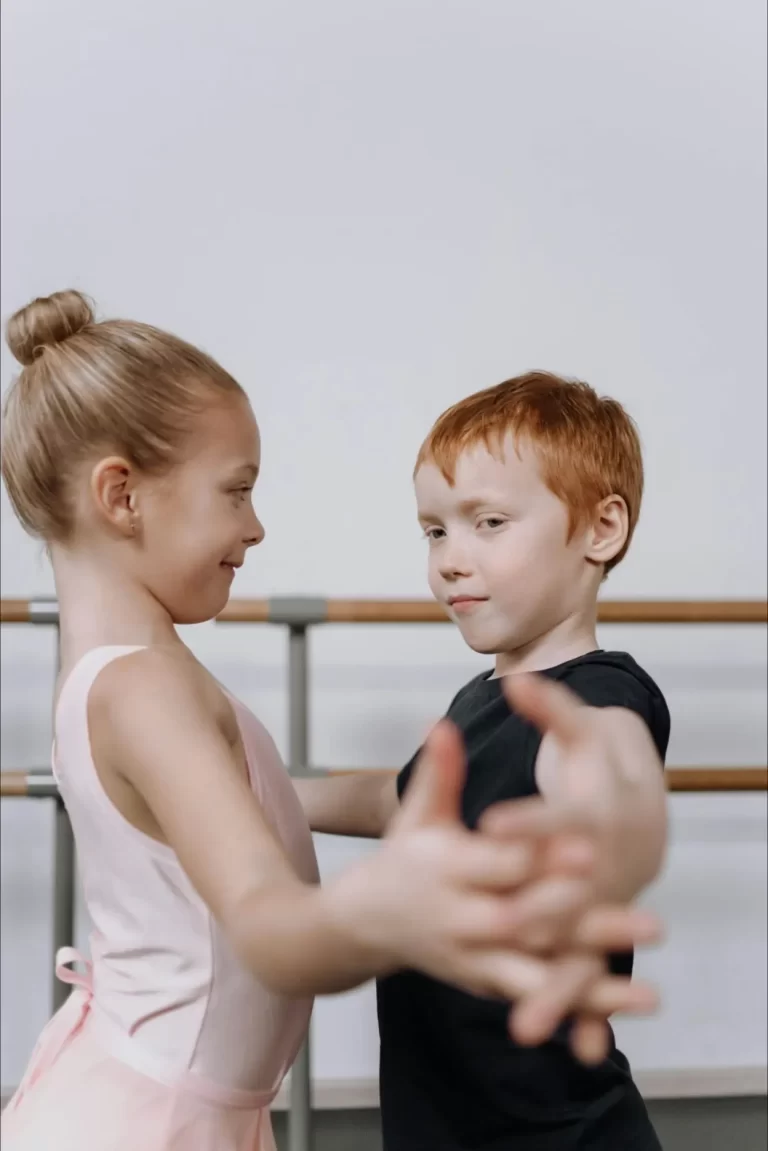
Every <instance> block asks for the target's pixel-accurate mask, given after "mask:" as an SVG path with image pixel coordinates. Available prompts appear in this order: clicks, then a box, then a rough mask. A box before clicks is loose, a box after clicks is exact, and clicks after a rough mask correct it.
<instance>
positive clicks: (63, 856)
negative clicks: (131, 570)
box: [40, 609, 75, 1012]
mask: <svg viewBox="0 0 768 1151" xmlns="http://www.w3.org/2000/svg"><path fill="white" fill-rule="evenodd" d="M44 610H45V609H42V610H41V612H40V614H41V615H43V612H44ZM49 610H50V609H49ZM41 622H48V620H47V619H43V620H41ZM60 647H61V644H60V636H59V626H58V613H57V617H56V672H57V674H58V671H59V668H60V666H61V651H60ZM54 804H55V811H54V821H55V822H54V848H53V967H54V973H53V988H52V992H51V1001H52V1005H53V1011H54V1012H56V1011H58V1009H59V1008H60V1007H61V1005H62V1004H63V1003H64V1001H65V1000H66V998H67V996H68V995H69V991H70V988H69V987H68V986H67V985H66V983H62V982H61V980H59V979H57V978H56V971H55V967H56V954H57V952H58V950H59V948H60V947H71V946H72V945H73V944H74V942H75V839H74V836H73V834H72V824H71V823H70V822H69V816H68V815H67V809H66V808H65V806H64V803H63V800H62V799H61V797H60V796H58V795H57V796H56V799H55V800H54Z"/></svg>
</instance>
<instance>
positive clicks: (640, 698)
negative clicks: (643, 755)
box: [563, 663, 670, 761]
mask: <svg viewBox="0 0 768 1151" xmlns="http://www.w3.org/2000/svg"><path fill="white" fill-rule="evenodd" d="M563 682H564V683H565V684H566V686H567V687H569V688H570V689H571V691H573V692H575V693H576V695H578V696H579V697H580V698H581V699H583V700H584V703H586V704H587V705H588V706H589V707H625V708H627V710H628V711H633V712H635V714H636V715H639V716H640V718H641V719H642V720H643V721H644V722H645V724H646V726H647V728H648V730H649V732H650V734H651V737H652V739H653V742H654V743H655V745H656V750H657V751H658V753H659V756H660V758H661V760H662V761H663V760H664V757H665V756H666V754H667V745H668V743H669V729H670V722H669V711H668V709H667V704H666V701H665V699H664V697H663V695H662V694H661V692H660V691H659V689H658V688H657V687H656V685H655V684H654V683H653V681H652V680H651V679H648V680H647V681H645V680H643V679H641V678H639V677H638V676H636V675H634V674H633V673H632V672H631V671H628V670H625V669H624V668H621V667H611V666H610V665H609V664H601V663H594V664H589V663H585V664H581V665H578V666H576V667H575V668H573V669H571V670H570V671H569V672H568V674H567V675H565V676H564V677H563Z"/></svg>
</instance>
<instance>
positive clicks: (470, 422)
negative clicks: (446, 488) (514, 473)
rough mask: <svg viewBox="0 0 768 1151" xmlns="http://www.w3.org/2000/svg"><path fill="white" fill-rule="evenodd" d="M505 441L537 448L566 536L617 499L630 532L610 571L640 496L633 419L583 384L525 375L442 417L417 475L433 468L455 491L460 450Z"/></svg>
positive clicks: (498, 446) (495, 448) (496, 449)
mask: <svg viewBox="0 0 768 1151" xmlns="http://www.w3.org/2000/svg"><path fill="white" fill-rule="evenodd" d="M506 435H512V436H513V437H514V438H515V440H518V441H524V442H526V443H528V444H530V445H531V446H532V447H533V448H534V449H535V451H536V454H537V456H538V459H539V465H540V468H541V475H542V479H543V480H544V483H545V484H546V485H547V487H548V488H549V489H550V491H551V492H553V493H554V494H555V495H556V496H557V497H558V499H560V500H562V502H563V503H564V504H565V506H566V508H567V509H568V513H569V532H570V537H572V536H573V533H574V532H575V531H576V529H577V528H578V527H579V526H581V525H582V524H585V523H587V522H588V521H589V519H590V517H591V516H592V515H593V514H594V511H595V508H596V507H597V505H598V503H600V501H601V500H604V499H605V498H606V497H607V496H610V495H617V496H621V497H622V499H623V500H624V502H625V503H626V505H627V511H628V513H629V515H628V518H629V530H628V532H627V539H626V542H625V544H624V547H623V548H622V549H621V551H620V552H619V553H618V555H616V556H615V557H614V558H613V559H612V560H611V561H610V563H608V564H606V572H608V571H610V569H611V568H612V567H615V566H616V564H617V563H619V562H620V561H621V560H622V559H623V558H624V556H625V555H626V552H627V549H628V547H629V544H630V541H631V539H632V535H633V533H634V530H635V526H636V524H637V519H638V516H639V514H640V503H641V500H642V495H643V459H642V451H641V447H640V438H639V436H638V433H637V429H636V427H635V424H634V422H633V421H632V419H631V417H630V416H629V415H628V414H627V412H625V410H624V408H623V407H622V406H621V404H620V403H618V401H616V400H612V399H608V398H606V397H601V396H598V394H597V392H595V390H594V389H593V388H591V387H590V386H589V384H585V383H582V382H581V381H580V380H567V379H563V378H561V377H560V376H556V375H553V374H552V373H550V372H527V373H526V374H525V375H522V376H516V377H515V378H514V379H511V380H506V381H505V382H504V383H503V384H497V385H496V386H495V387H493V388H486V389H485V390H484V391H482V392H475V394H474V395H472V396H467V398H466V399H464V400H460V401H459V403H457V404H454V406H453V407H452V408H448V410H447V411H445V412H443V414H442V415H441V416H440V417H439V418H438V420H437V421H436V423H435V424H434V426H433V428H432V430H431V432H430V433H429V435H428V436H427V438H426V440H425V441H424V443H423V444H422V446H421V448H420V450H419V455H418V459H417V460H416V471H418V469H419V468H420V467H421V465H422V464H424V463H426V462H431V463H434V464H435V465H436V466H437V467H438V468H440V471H441V472H442V473H443V475H444V476H445V478H446V480H447V481H448V483H450V484H453V483H454V481H455V474H456V462H457V460H458V458H459V456H460V455H461V453H462V452H463V451H465V450H466V449H467V448H471V447H474V446H476V445H477V444H483V445H484V446H485V447H486V448H487V449H488V451H489V452H492V453H494V454H497V453H500V452H501V450H502V443H503V440H504V437H505V436H506Z"/></svg>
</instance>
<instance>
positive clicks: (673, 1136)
mask: <svg viewBox="0 0 768 1151" xmlns="http://www.w3.org/2000/svg"><path fill="white" fill-rule="evenodd" d="M648 1106H649V1110H650V1112H651V1115H652V1118H653V1122H654V1125H655V1127H656V1130H657V1132H658V1135H659V1138H660V1140H661V1144H662V1147H663V1148H664V1151H766V1147H768V1100H766V1099H765V1098H764V1097H761V1098H754V1099H753V1098H747V1099H666V1100H663V1101H661V1100H659V1101H657V1102H651V1103H649V1105H648ZM315 1126H316V1131H315V1135H314V1139H313V1147H312V1151H381V1137H380V1135H379V1115H378V1112H377V1111H323V1112H318V1114H317V1116H316V1121H315ZM275 1134H276V1136H277V1145H278V1149H279V1151H288V1143H287V1140H286V1133H285V1115H284V1114H277V1115H276V1116H275ZM435 1151H439V1149H437V1148H436V1149H435ZM617 1151H620V1149H619V1148H617Z"/></svg>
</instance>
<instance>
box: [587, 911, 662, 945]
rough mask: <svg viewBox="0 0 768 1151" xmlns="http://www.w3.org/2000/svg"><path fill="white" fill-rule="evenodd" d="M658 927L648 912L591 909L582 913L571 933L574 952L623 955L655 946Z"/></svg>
mask: <svg viewBox="0 0 768 1151" xmlns="http://www.w3.org/2000/svg"><path fill="white" fill-rule="evenodd" d="M661 937H662V925H661V921H660V920H659V919H658V917H657V916H655V915H653V914H652V913H651V912H650V911H644V910H643V909H641V908H636V907H635V908H632V907H593V908H590V909H589V911H587V912H585V914H584V915H583V917H582V918H581V920H580V921H579V922H578V924H577V925H576V927H575V929H574V933H573V937H572V942H573V944H574V946H575V947H577V948H585V949H587V950H594V951H624V950H629V949H630V948H632V947H635V946H639V947H642V946H643V945H648V944H650V943H658V941H659V940H660V939H661Z"/></svg>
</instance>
